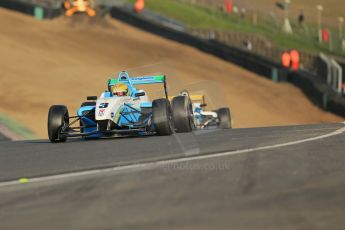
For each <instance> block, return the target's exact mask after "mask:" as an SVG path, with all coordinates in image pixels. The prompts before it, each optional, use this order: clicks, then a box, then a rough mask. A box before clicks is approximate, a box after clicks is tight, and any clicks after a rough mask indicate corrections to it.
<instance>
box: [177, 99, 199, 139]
mask: <svg viewBox="0 0 345 230" xmlns="http://www.w3.org/2000/svg"><path fill="white" fill-rule="evenodd" d="M172 110H173V113H174V125H175V130H176V132H178V133H186V132H191V131H192V130H193V127H194V122H193V106H192V102H191V100H190V99H189V97H188V96H177V97H174V98H173V99H172Z"/></svg>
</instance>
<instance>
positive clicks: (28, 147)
mask: <svg viewBox="0 0 345 230" xmlns="http://www.w3.org/2000/svg"><path fill="white" fill-rule="evenodd" d="M344 127H345V125H344V124H343V123H339V124H324V125H308V126H290V127H272V128H254V129H234V130H209V131H198V132H195V133H193V134H176V135H173V136H170V137H145V138H116V139H105V140H95V141H83V140H72V141H69V142H67V143H63V144H51V143H49V142H47V141H46V140H42V141H27V142H25V141H21V142H7V141H3V142H0V181H1V182H0V220H1V221H0V229H344V224H345V220H344V213H345V196H344V194H345V167H344V165H345V156H344V155H345V151H344V148H343V145H344V140H345V133H344V131H345V129H344ZM128 165H129V166H128ZM49 175H58V176H49ZM22 177H26V178H29V183H24V184H21V183H18V182H17V181H18V179H19V178H22ZM31 178H32V179H31ZM35 178H36V179H35Z"/></svg>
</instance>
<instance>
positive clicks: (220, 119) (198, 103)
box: [180, 90, 232, 129]
mask: <svg viewBox="0 0 345 230" xmlns="http://www.w3.org/2000/svg"><path fill="white" fill-rule="evenodd" d="M180 95H181V96H185V97H189V98H190V101H191V102H192V107H193V117H194V125H195V127H196V128H199V129H204V128H209V127H218V128H221V129H231V128H232V121H231V113H230V109H229V108H228V107H222V108H219V109H217V110H213V111H207V110H205V107H206V106H207V104H206V100H205V96H204V95H203V94H189V93H188V91H187V90H183V91H181V93H180Z"/></svg>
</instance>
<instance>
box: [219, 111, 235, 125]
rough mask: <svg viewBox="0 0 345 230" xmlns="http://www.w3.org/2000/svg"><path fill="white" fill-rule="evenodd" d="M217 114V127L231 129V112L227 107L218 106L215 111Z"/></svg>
mask: <svg viewBox="0 0 345 230" xmlns="http://www.w3.org/2000/svg"><path fill="white" fill-rule="evenodd" d="M217 114H218V119H219V123H218V127H219V128H221V129H231V128H232V126H231V113H230V109H229V108H220V109H218V111H217Z"/></svg>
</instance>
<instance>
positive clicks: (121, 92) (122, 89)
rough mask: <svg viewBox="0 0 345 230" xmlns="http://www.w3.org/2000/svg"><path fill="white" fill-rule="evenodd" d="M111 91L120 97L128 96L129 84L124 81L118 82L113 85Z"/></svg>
mask: <svg viewBox="0 0 345 230" xmlns="http://www.w3.org/2000/svg"><path fill="white" fill-rule="evenodd" d="M111 93H112V94H113V95H116V96H119V97H123V96H127V94H128V86H127V85H125V84H123V83H117V84H116V85H113V86H112V87H111Z"/></svg>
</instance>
